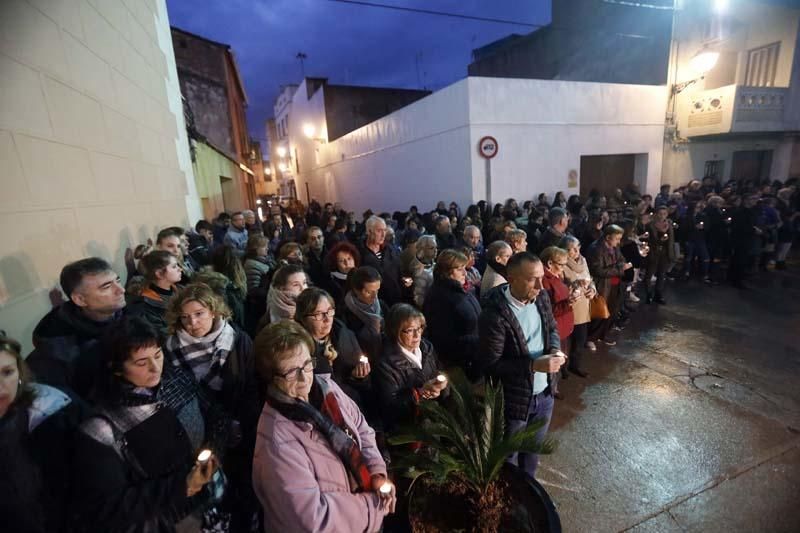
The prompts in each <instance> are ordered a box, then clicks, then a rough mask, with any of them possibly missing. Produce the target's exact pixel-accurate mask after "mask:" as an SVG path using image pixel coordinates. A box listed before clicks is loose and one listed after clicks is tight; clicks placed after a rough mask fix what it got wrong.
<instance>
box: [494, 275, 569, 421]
mask: <svg viewBox="0 0 800 533" xmlns="http://www.w3.org/2000/svg"><path fill="white" fill-rule="evenodd" d="M507 286H508V285H507V284H505V285H500V286H499V287H497V288H495V289H492V290H491V291H489V294H488V295H487V297H486V302H485V303H484V304H483V310H482V311H481V316H480V320H479V322H478V331H479V335H480V344H479V349H478V364H479V368H480V369H481V370H482V371H483V372H484V373H485V374H486V376H487V377H489V378H495V379H499V380H500V382H501V383H502V384H503V394H504V397H505V406H506V418H507V419H508V420H525V419H526V418H527V416H528V405H529V404H530V400H531V395H532V394H533V374H534V373H533V372H531V370H530V363H531V359H530V357H529V356H528V343H527V342H525V334H524V333H523V331H522V327H521V326H520V324H519V321H518V320H517V317H516V316H514V312H513V311H512V309H511V307H510V304H509V302H508V299H507V298H506V295H505V288H506V287H507ZM535 305H536V308H537V309H538V310H539V315H540V316H541V318H542V336H543V337H544V352H543V353H544V354H552V353H555V352H556V351H558V350H560V349H561V341H560V338H559V335H558V326H557V325H556V320H555V318H554V317H553V311H552V309H551V307H550V298H549V296H548V295H547V292H546V291H540V292H539V295H538V296H537V297H536V302H535ZM548 380H549V377H548Z"/></svg>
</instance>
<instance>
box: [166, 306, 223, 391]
mask: <svg viewBox="0 0 800 533" xmlns="http://www.w3.org/2000/svg"><path fill="white" fill-rule="evenodd" d="M235 342H236V330H234V329H233V326H231V325H230V324H229V323H228V322H227V321H226V320H219V321H217V323H216V324H215V327H213V328H211V331H209V332H208V333H207V334H206V336H205V337H192V336H191V335H189V333H187V332H186V331H184V330H183V329H180V330H178V332H177V333H176V334H175V335H172V336H170V337H169V338H168V339H167V342H166V349H167V353H168V354H169V355H170V356H171V358H172V364H173V365H174V366H180V367H183V368H184V369H186V370H187V371H189V372H191V373H192V375H194V377H195V379H196V380H197V382H198V383H202V384H204V385H205V386H207V387H208V388H209V389H211V390H213V391H221V390H222V367H223V366H224V365H225V362H226V361H227V360H228V355H229V354H230V353H231V350H233V345H234V343H235Z"/></svg>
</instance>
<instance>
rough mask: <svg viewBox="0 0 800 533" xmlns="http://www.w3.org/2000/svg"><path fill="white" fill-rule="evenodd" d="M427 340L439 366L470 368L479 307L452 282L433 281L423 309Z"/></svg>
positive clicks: (449, 280) (476, 301)
mask: <svg viewBox="0 0 800 533" xmlns="http://www.w3.org/2000/svg"><path fill="white" fill-rule="evenodd" d="M423 312H424V313H425V320H426V322H427V324H428V338H429V339H430V341H431V342H432V343H433V345H434V346H435V347H436V352H437V353H438V354H439V358H440V359H441V361H442V363H443V364H444V365H445V366H447V367H450V366H454V365H457V366H460V367H462V368H464V369H465V370H466V369H467V368H469V367H470V366H471V365H472V364H473V362H474V360H475V357H476V356H477V352H478V318H479V317H480V314H481V304H479V303H478V300H477V299H476V298H475V296H473V295H472V294H469V293H467V292H464V288H463V287H462V286H461V284H460V283H458V282H457V281H454V280H452V279H435V280H434V281H433V285H432V286H431V289H430V291H429V292H428V295H427V297H426V298H425V305H424V306H423Z"/></svg>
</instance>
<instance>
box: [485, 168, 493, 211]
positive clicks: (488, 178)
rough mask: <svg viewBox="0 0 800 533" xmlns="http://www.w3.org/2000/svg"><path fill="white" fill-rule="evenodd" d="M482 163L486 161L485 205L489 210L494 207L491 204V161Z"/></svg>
mask: <svg viewBox="0 0 800 533" xmlns="http://www.w3.org/2000/svg"><path fill="white" fill-rule="evenodd" d="M484 161H486V203H487V204H489V209H491V208H492V206H493V205H494V204H493V203H492V160H491V159H484Z"/></svg>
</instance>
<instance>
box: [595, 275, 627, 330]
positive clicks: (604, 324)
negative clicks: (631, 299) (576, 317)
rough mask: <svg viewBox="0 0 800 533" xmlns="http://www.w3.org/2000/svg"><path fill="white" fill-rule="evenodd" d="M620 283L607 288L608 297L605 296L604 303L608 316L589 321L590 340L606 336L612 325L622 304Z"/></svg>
mask: <svg viewBox="0 0 800 533" xmlns="http://www.w3.org/2000/svg"><path fill="white" fill-rule="evenodd" d="M622 303H623V302H622V284H621V283H620V284H619V285H614V286H611V287H610V288H609V290H608V297H607V298H606V305H607V306H608V312H609V317H608V318H605V319H603V320H598V319H595V320H592V321H591V322H590V323H589V328H588V330H589V331H588V335H587V337H588V339H589V340H590V341H597V340H602V339H605V338H606V335H608V331H609V330H610V329H611V326H613V325H614V319H615V318H616V316H617V314H618V313H619V310H620V308H621V306H622Z"/></svg>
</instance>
